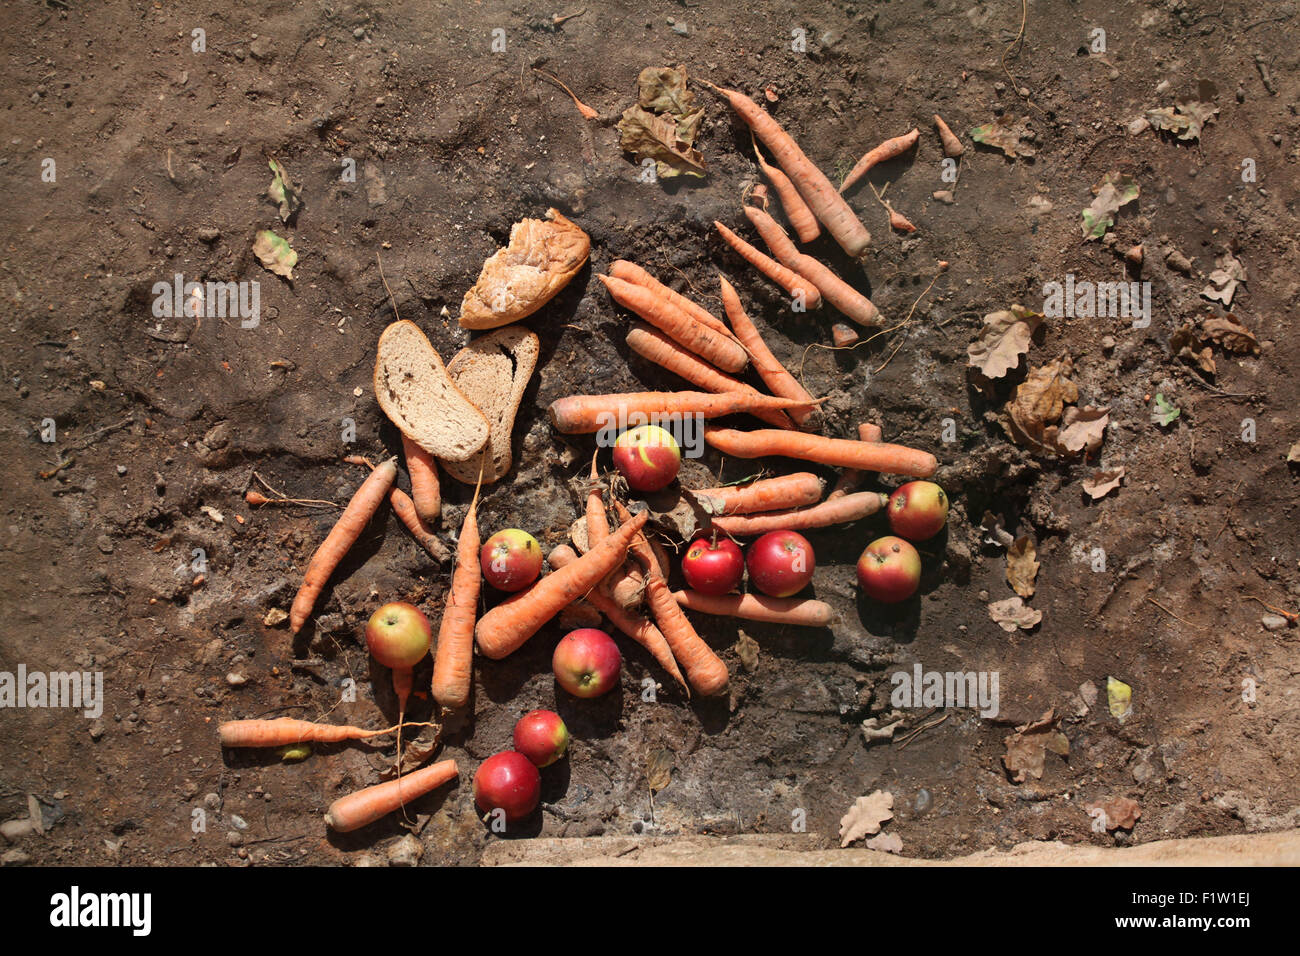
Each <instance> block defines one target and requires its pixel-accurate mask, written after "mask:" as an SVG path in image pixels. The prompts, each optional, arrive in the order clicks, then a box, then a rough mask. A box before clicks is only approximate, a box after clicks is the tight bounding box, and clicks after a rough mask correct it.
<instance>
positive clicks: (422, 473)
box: [402, 435, 442, 524]
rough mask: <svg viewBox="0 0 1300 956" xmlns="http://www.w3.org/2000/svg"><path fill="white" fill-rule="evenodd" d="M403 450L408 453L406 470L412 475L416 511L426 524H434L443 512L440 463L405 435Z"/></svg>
mask: <svg viewBox="0 0 1300 956" xmlns="http://www.w3.org/2000/svg"><path fill="white" fill-rule="evenodd" d="M402 451H403V453H404V454H405V455H406V470H407V472H408V473H409V474H410V476H411V498H412V499H413V500H414V501H415V513H416V514H418V515H419V516H420V520H421V521H423V522H424V523H425V524H433V523H434V522H435V521H437V520H438V515H439V514H440V513H441V512H442V489H440V488H439V487H438V465H437V463H436V462H435V461H434V460H433V456H432V455H430V454H429V453H428V452H427V451H425V450H424V449H423V448H421V447H420V446H419V445H417V444H416V443H415V442H413V441H411V439H409V438H407V437H406V436H405V435H403V436H402Z"/></svg>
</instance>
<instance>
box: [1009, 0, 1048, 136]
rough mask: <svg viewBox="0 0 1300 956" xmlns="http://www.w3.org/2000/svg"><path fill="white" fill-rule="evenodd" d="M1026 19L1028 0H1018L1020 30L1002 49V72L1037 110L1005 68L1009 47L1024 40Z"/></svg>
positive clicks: (1018, 53) (1017, 92)
mask: <svg viewBox="0 0 1300 956" xmlns="http://www.w3.org/2000/svg"><path fill="white" fill-rule="evenodd" d="M1028 19H1029V0H1020V30H1019V31H1018V32H1017V33H1016V38H1015V39H1014V40H1012V41H1011V42H1010V43H1008V44H1007V48H1006V49H1005V50H1003V51H1002V72H1003V73H1005V74H1006V75H1007V79H1008V80H1010V81H1011V88H1012V89H1013V90H1015V92H1016V96H1019V97H1020V98H1021V99H1022V100H1024V101H1025V102H1026V103H1028V104H1029V105H1030V106H1033V107H1034V109H1036V110H1038V109H1039V108H1038V107H1037V106H1036V105H1035V104H1034V103H1033V101H1032V100H1030V99H1029V97H1028V96H1021V94H1020V84H1019V83H1017V82H1016V78H1015V77H1014V76H1012V75H1011V71H1010V70H1008V69H1007V54H1008V53H1010V52H1011V48H1012V47H1013V46H1016V45H1017V44H1020V43H1021V41H1022V40H1024V38H1025V23H1026V21H1027V20H1028ZM1019 55H1020V50H1016V56H1019ZM1039 112H1042V110H1039Z"/></svg>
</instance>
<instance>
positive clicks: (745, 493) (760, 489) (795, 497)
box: [691, 471, 824, 515]
mask: <svg viewBox="0 0 1300 956" xmlns="http://www.w3.org/2000/svg"><path fill="white" fill-rule="evenodd" d="M823 484H824V483H823V482H822V480H821V479H820V478H818V477H817V476H816V475H814V474H812V473H811V472H807V471H800V472H796V473H794V474H792V475H782V476H781V477H779V478H760V479H759V480H758V481H755V482H751V483H750V484H748V485H729V486H726V487H723V488H701V489H700V490H699V491H692V492H691V494H692V495H694V496H695V497H697V498H707V499H708V500H709V507H710V508H711V509H713V513H714V514H718V515H745V514H753V513H754V512H755V511H776V510H778V509H782V508H798V507H800V506H802V505H811V504H816V503H817V502H818V501H821V498H822V487H823Z"/></svg>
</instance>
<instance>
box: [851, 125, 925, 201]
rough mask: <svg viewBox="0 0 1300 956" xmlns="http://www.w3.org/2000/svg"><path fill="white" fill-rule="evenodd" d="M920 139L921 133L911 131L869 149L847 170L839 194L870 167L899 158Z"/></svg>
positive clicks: (869, 169) (868, 170)
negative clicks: (847, 172)
mask: <svg viewBox="0 0 1300 956" xmlns="http://www.w3.org/2000/svg"><path fill="white" fill-rule="evenodd" d="M920 138H921V131H920V130H919V129H913V130H912V131H911V132H908V133H904V134H903V135H902V136H895V137H894V138H893V139H887V140H885V141H884V142H883V143H881V144H880V145H879V146H877V147H876V148H875V149H869V150H867V152H866V153H864V154H863V156H862V158H861V159H859V160H858V164H857V165H856V166H854V167H853V168H852V169H851V170H849V174H848V175H847V176H845V177H844V182H843V183H841V184H840V192H841V193H843V192H845V191H846V190H848V188H849V187H850V186H852V185H853V184H854V183H856V182H857V181H858V180H859V179H861V178H862V177H863V176H865V175H866V174H867V173H869V172H870V171H871V167H872V166H875V165H876V164H877V163H883V162H885V161H886V160H890V159H893V158H894V157H896V156H901V155H903V153H906V152H907V151H908V150H909V149H911V148H912V147H913V146H915V145H916V141H917V140H918V139H920Z"/></svg>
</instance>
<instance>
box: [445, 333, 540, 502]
mask: <svg viewBox="0 0 1300 956" xmlns="http://www.w3.org/2000/svg"><path fill="white" fill-rule="evenodd" d="M540 350H541V343H540V341H539V340H538V338H537V336H536V335H535V334H533V333H532V332H531V331H529V330H528V329H526V328H524V327H523V326H519V325H514V326H510V327H509V328H504V329H498V330H497V331H495V332H491V333H489V334H487V335H484V336H482V337H481V338H477V339H475V340H474V341H473V342H471V343H470V345H469V347H468V348H464V349H461V350H460V352H458V353H457V354H456V357H455V358H453V359H452V360H451V362H450V364H448V366H447V374H448V375H450V376H451V379H452V381H453V382H455V383H456V387H457V388H459V389H460V390H461V391H462V392H463V393H464V394H465V397H466V398H468V399H469V400H470V401H471V402H473V403H474V404H475V405H476V406H478V408H479V409H480V410H481V411H482V412H483V414H484V415H486V416H487V420H488V424H489V425H490V426H491V436H490V437H489V438H488V443H487V451H486V454H487V460H486V461H485V462H484V463H483V483H484V484H485V485H487V484H491V483H492V482H494V481H499V480H500V479H501V478H503V477H505V475H506V473H507V472H509V471H510V459H511V456H510V436H511V433H512V432H513V431H514V427H515V415H516V414H517V413H518V411H519V403H520V401H522V400H523V397H524V389H526V388H527V387H528V380H529V379H530V378H532V377H533V370H534V369H535V368H537V355H538V352H539V351H540ZM442 465H443V468H445V469H446V471H447V474H449V475H451V476H452V477H453V478H455V479H456V480H457V481H462V482H464V483H465V484H468V485H472V484H474V483H475V482H476V481H478V466H479V456H478V455H475V456H474V458H473V459H471V460H470V461H465V462H452V461H444V462H443V463H442Z"/></svg>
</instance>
